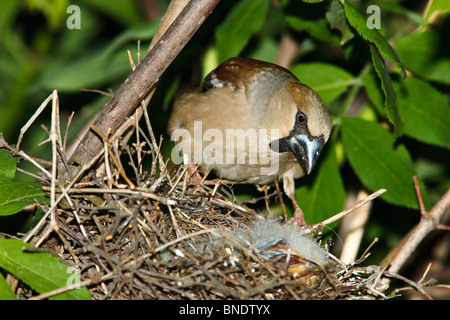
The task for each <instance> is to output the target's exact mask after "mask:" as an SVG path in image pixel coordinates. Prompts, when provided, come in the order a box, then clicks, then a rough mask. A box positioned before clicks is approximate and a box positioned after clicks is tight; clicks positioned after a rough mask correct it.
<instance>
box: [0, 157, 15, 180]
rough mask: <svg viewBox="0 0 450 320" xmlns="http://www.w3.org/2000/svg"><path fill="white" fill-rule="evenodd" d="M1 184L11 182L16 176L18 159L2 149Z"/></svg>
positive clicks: (0, 159) (0, 158)
mask: <svg viewBox="0 0 450 320" xmlns="http://www.w3.org/2000/svg"><path fill="white" fill-rule="evenodd" d="M0 164H1V165H0V182H6V181H11V180H12V179H14V176H15V175H16V165H17V159H16V158H14V157H13V156H12V155H11V152H10V151H9V150H7V149H0Z"/></svg>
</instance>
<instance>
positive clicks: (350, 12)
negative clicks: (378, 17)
mask: <svg viewBox="0 0 450 320" xmlns="http://www.w3.org/2000/svg"><path fill="white" fill-rule="evenodd" d="M344 9H345V15H346V16H347V19H348V22H349V23H350V25H351V26H352V27H353V28H355V30H356V31H357V32H358V33H359V34H360V35H361V37H363V38H364V39H365V40H367V41H369V42H371V43H373V44H374V45H375V46H376V47H377V49H378V50H379V51H380V53H381V54H382V55H383V56H385V57H386V58H388V59H389V60H391V61H392V62H395V63H398V64H399V65H400V66H401V68H402V73H403V75H404V70H403V66H402V62H401V61H400V58H399V57H398V55H397V53H396V52H395V50H394V49H393V48H392V47H391V45H390V44H389V43H388V42H387V41H386V39H385V38H384V37H383V36H382V35H381V33H380V32H379V31H378V30H377V29H369V28H368V27H367V20H366V18H365V17H364V16H363V15H362V14H361V13H359V12H358V11H357V10H356V9H355V8H354V7H353V6H352V5H351V4H350V2H349V1H345V5H344Z"/></svg>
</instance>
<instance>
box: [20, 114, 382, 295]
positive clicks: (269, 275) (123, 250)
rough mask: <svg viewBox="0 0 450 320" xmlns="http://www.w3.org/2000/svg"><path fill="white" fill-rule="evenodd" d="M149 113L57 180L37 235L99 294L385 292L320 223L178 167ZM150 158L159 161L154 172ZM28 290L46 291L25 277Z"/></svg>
mask: <svg viewBox="0 0 450 320" xmlns="http://www.w3.org/2000/svg"><path fill="white" fill-rule="evenodd" d="M146 120H147V129H148V136H147V135H146V134H145V133H144V130H142V129H141V128H137V129H135V134H136V137H137V139H136V141H135V143H130V144H129V145H127V146H124V145H122V144H121V138H120V136H117V135H116V136H115V137H114V136H112V137H107V138H108V143H105V150H103V151H104V154H108V157H102V158H100V160H99V161H96V162H93V163H92V164H90V166H89V170H85V171H84V172H83V173H82V174H81V175H80V176H79V179H77V182H76V183H75V181H73V182H72V184H71V185H70V188H67V189H65V191H61V190H62V189H60V188H58V187H57V186H58V185H59V184H58V183H53V184H52V187H47V188H46V190H48V191H49V193H51V190H52V188H53V189H54V190H55V192H56V196H59V197H57V199H58V200H56V201H55V202H57V207H56V206H55V205H54V206H53V207H55V209H52V208H51V207H50V206H46V205H42V208H43V209H44V210H45V212H47V213H50V215H46V217H45V218H43V219H42V220H41V223H40V224H38V226H36V228H35V229H34V230H33V231H32V232H30V234H29V235H28V240H29V241H30V242H31V243H34V244H36V245H37V246H39V247H40V248H42V249H44V250H48V251H50V252H52V253H54V254H57V255H58V256H59V258H60V259H61V260H62V261H63V262H64V263H66V264H67V265H68V266H72V267H74V268H76V269H77V270H78V272H79V275H80V278H81V284H82V285H84V286H87V287H88V289H89V290H90V292H91V295H92V297H93V299H349V298H350V299H351V298H359V299H361V298H363V299H377V298H383V297H384V295H383V294H382V293H380V292H379V291H377V290H376V289H375V287H376V286H375V284H379V281H378V280H379V279H380V277H379V276H380V274H381V272H380V270H377V268H372V269H370V270H368V269H367V268H362V267H359V266H358V264H352V265H344V264H342V263H339V261H337V259H333V258H332V256H331V255H330V254H329V253H328V252H327V249H326V248H325V247H326V246H325V245H321V243H320V233H317V232H312V233H308V232H305V231H304V230H300V229H299V228H297V229H295V228H296V227H293V226H292V225H290V224H287V223H286V221H282V220H283V219H281V220H280V219H275V218H272V217H269V216H267V214H258V213H257V212H255V211H254V210H253V209H252V208H251V207H250V206H249V205H247V203H248V202H244V201H238V200H236V198H235V197H234V195H233V192H232V190H233V186H231V185H230V184H229V183H228V182H226V181H222V180H219V179H210V180H208V179H206V178H207V177H206V176H205V178H204V179H203V181H198V180H195V177H196V175H197V172H196V168H194V169H193V170H192V168H191V169H190V168H189V166H186V165H181V166H174V165H173V166H171V167H170V168H169V166H168V161H167V160H166V159H164V157H163V156H162V154H161V152H160V149H161V144H162V142H161V141H160V143H159V144H157V143H156V140H155V138H154V135H153V132H152V129H151V125H150V122H149V118H148V116H147V117H146ZM93 129H95V128H93ZM103 139H104V140H105V136H103ZM119 155H120V156H119ZM144 159H145V162H147V163H151V166H150V167H149V170H148V171H147V172H146V171H144V170H143V166H142V164H143V163H144ZM124 167H128V168H129V170H126V169H124ZM126 172H127V173H126ZM265 190H266V191H267V189H265ZM270 196H271V197H272V199H269V197H270ZM275 196H278V198H276V197H275ZM277 199H280V200H281V199H282V197H281V195H280V194H279V193H277V192H276V191H275V192H273V193H272V194H271V195H268V194H267V192H266V193H265V196H263V197H260V198H259V199H254V201H249V202H250V203H251V202H257V201H260V202H263V200H265V203H266V205H267V208H269V206H268V203H269V202H270V201H277ZM48 217H49V218H48ZM271 219H272V220H271ZM258 221H259V222H261V221H263V222H264V221H265V222H267V223H266V224H264V223H263V224H261V223H260V224H259V226H258ZM271 226H276V228H273V227H271ZM255 228H256V229H258V228H259V229H258V230H256V229H255ZM261 228H262V229H261ZM264 228H269V229H270V230H272V231H267V230H266V229H264ZM255 230H256V231H255ZM280 232H281V233H283V232H284V235H281V236H280V235H279V233H280ZM271 233H273V234H271ZM266 234H268V237H266V236H265V235H266ZM297 238H298V239H303V240H302V241H306V243H307V244H308V245H309V246H311V247H313V249H311V250H312V251H315V252H318V255H323V257H322V258H319V259H315V258H314V257H311V255H310V254H309V253H306V254H305V253H302V252H300V251H302V250H303V249H302V248H303V246H304V245H303V244H302V243H305V242H301V243H300V242H299V244H295V243H294V242H296V241H297V240H296V239H297ZM313 256H314V254H313ZM324 257H325V258H324ZM69 289H70V288H69V287H68V288H67V290H69ZM58 292H60V291H58ZM55 294H56V292H55ZM21 295H22V297H24V298H30V297H36V295H35V293H34V292H33V291H32V290H31V289H29V288H27V287H26V286H25V285H22V288H21Z"/></svg>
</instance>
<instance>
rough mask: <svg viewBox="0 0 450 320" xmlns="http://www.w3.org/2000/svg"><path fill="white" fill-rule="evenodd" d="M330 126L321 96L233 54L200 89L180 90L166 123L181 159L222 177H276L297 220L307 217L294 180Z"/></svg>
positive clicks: (286, 74)
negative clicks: (234, 56)
mask: <svg viewBox="0 0 450 320" xmlns="http://www.w3.org/2000/svg"><path fill="white" fill-rule="evenodd" d="M331 128H332V120H331V117H330V114H329V113H328V110H327V108H326V106H325V104H324V103H323V101H322V99H321V98H320V97H319V95H318V94H317V93H316V92H315V91H314V90H313V89H311V88H310V87H308V86H307V85H305V84H303V83H301V82H300V81H299V80H298V79H297V78H296V77H295V76H294V75H293V74H292V73H291V72H290V71H288V70H287V69H285V68H283V67H280V66H278V65H275V64H272V63H268V62H264V61H259V60H253V59H247V58H240V57H237V58H231V59H229V60H227V61H225V62H223V63H222V64H220V65H219V66H218V67H217V68H216V69H215V70H213V71H212V72H210V73H209V74H208V75H207V76H206V78H205V79H204V81H203V85H202V87H201V88H197V89H194V90H193V91H190V92H187V93H185V94H183V95H182V96H180V97H179V98H178V99H177V100H176V101H175V104H174V107H173V111H172V115H171V117H170V119H169V125H168V131H169V134H170V135H171V139H172V140H173V141H175V143H176V152H177V153H181V154H182V155H183V158H184V160H185V161H186V162H189V163H195V164H201V165H202V166H203V167H204V168H205V169H212V170H214V171H215V173H216V174H217V175H218V176H219V177H222V178H225V179H228V180H234V181H242V182H247V183H252V184H259V185H264V184H269V183H272V182H273V181H275V180H276V179H280V180H282V181H283V189H284V192H285V193H286V194H287V196H288V197H289V198H290V199H291V201H292V203H293V205H294V208H295V211H294V215H293V218H294V219H296V220H297V221H298V222H299V224H300V225H307V223H306V221H305V219H304V215H303V212H302V210H301V209H300V206H299V205H298V203H297V201H296V199H295V195H294V191H295V184H294V179H295V178H299V177H301V176H303V175H305V174H309V173H310V172H311V171H312V170H313V168H314V166H315V165H316V163H317V159H318V157H319V154H320V151H321V149H322V147H323V145H324V144H325V143H326V142H327V140H328V138H329V136H330V132H331Z"/></svg>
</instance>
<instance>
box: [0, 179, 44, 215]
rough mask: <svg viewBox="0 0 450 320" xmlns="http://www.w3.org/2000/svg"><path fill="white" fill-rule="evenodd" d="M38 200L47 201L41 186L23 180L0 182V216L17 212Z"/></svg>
mask: <svg viewBox="0 0 450 320" xmlns="http://www.w3.org/2000/svg"><path fill="white" fill-rule="evenodd" d="M36 200H37V201H39V202H45V201H48V199H47V198H46V197H45V193H44V192H43V191H42V186H41V185H39V184H37V183H32V182H25V181H12V182H2V183H0V216H6V215H11V214H14V213H16V212H19V211H20V210H22V209H23V208H24V207H26V206H29V205H31V204H34V203H36Z"/></svg>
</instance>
